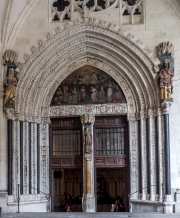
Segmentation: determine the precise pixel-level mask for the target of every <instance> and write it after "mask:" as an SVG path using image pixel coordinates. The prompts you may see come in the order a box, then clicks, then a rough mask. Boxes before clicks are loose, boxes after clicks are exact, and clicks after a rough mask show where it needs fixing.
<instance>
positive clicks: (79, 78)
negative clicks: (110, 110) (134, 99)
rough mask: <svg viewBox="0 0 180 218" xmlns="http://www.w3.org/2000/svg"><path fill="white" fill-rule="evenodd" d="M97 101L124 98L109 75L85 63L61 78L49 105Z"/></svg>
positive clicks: (115, 101)
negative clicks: (63, 78) (61, 80)
mask: <svg viewBox="0 0 180 218" xmlns="http://www.w3.org/2000/svg"><path fill="white" fill-rule="evenodd" d="M99 103H126V99H125V96H124V93H123V92H122V90H121V88H120V87H119V85H118V84H117V82H115V80H114V79H113V78H112V77H111V76H109V75H108V74H107V73H105V72H103V71H102V70H99V69H97V68H95V67H92V66H88V65H87V66H84V67H81V68H79V69H78V70H76V71H74V72H73V73H71V74H70V75H69V76H68V77H67V78H66V79H65V80H63V82H62V83H61V84H60V85H59V86H58V88H57V90H56V91H55V93H54V96H53V99H52V101H51V106H57V105H66V104H71V105H73V104H81V105H82V104H99Z"/></svg>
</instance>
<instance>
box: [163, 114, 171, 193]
mask: <svg viewBox="0 0 180 218" xmlns="http://www.w3.org/2000/svg"><path fill="white" fill-rule="evenodd" d="M164 133H165V134H164V136H165V140H164V147H165V171H166V172H165V182H166V186H165V191H166V195H171V171H170V137H169V114H164Z"/></svg>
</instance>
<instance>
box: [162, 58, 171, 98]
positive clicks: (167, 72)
mask: <svg viewBox="0 0 180 218" xmlns="http://www.w3.org/2000/svg"><path fill="white" fill-rule="evenodd" d="M159 77H160V89H161V100H164V99H171V98H172V97H171V94H172V90H173V86H172V77H173V70H172V69H170V68H169V61H168V59H164V61H163V67H162V68H161V70H160V73H159Z"/></svg>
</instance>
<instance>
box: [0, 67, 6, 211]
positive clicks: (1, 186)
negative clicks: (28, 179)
mask: <svg viewBox="0 0 180 218" xmlns="http://www.w3.org/2000/svg"><path fill="white" fill-rule="evenodd" d="M1 73H2V71H1ZM3 90H4V89H3V85H2V84H0V107H1V110H0V119H1V127H0V138H1V143H0V207H2V211H3V212H7V194H8V145H7V119H6V117H5V114H4V112H3V96H4V92H3Z"/></svg>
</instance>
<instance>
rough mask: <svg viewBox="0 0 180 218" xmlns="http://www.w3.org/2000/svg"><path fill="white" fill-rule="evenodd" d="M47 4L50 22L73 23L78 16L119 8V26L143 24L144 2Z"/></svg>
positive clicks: (61, 0) (109, 0) (76, 0)
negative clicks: (65, 21)
mask: <svg viewBox="0 0 180 218" xmlns="http://www.w3.org/2000/svg"><path fill="white" fill-rule="evenodd" d="M49 2H50V11H51V12H50V22H52V21H59V22H62V21H63V20H71V21H73V20H76V19H77V18H79V17H80V16H81V17H82V18H87V17H91V16H93V14H92V13H91V12H95V13H98V12H99V11H103V10H106V9H115V8H119V9H120V15H121V19H120V21H121V24H136V23H138V24H140V23H141V24H143V23H144V0H49ZM108 13H111V12H110V11H108ZM112 13H114V12H113V11H112ZM127 15H128V16H127ZM123 17H125V18H123Z"/></svg>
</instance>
